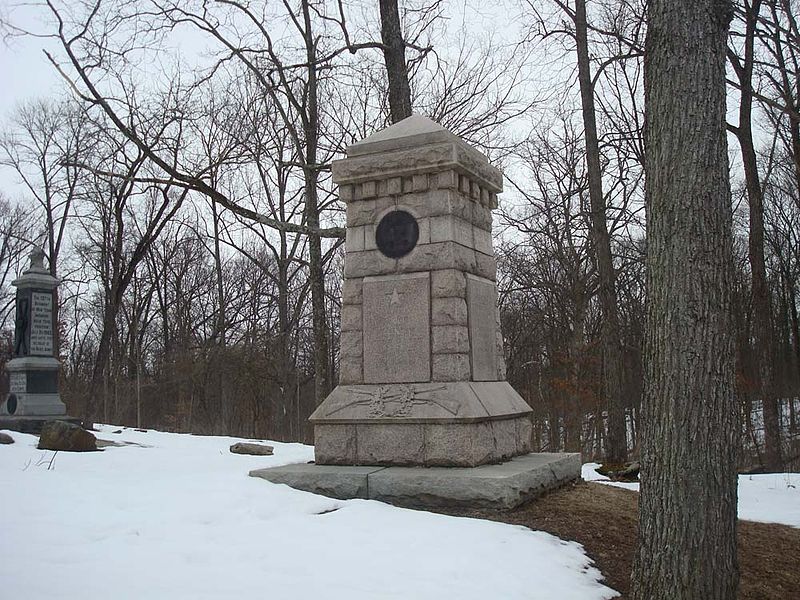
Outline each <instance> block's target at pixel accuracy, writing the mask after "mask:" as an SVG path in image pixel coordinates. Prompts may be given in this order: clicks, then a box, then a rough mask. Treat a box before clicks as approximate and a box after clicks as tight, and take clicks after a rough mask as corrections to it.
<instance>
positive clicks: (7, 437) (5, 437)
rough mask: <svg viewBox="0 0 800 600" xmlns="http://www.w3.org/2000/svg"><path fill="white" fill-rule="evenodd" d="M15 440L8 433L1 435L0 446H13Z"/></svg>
mask: <svg viewBox="0 0 800 600" xmlns="http://www.w3.org/2000/svg"><path fill="white" fill-rule="evenodd" d="M13 443H14V438H12V437H11V436H10V435H8V434H7V433H0V444H13Z"/></svg>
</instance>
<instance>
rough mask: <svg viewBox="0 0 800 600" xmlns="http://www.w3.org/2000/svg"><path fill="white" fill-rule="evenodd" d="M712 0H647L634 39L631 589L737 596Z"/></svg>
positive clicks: (727, 275) (721, 2) (707, 598)
mask: <svg viewBox="0 0 800 600" xmlns="http://www.w3.org/2000/svg"><path fill="white" fill-rule="evenodd" d="M732 15H733V6H732V5H731V3H730V2H728V1H725V0H702V1H701V0H652V1H651V2H650V3H649V5H648V31H647V42H646V46H645V108H646V115H647V129H646V138H645V141H646V150H647V152H646V157H645V172H646V176H647V185H646V201H647V210H648V214H647V219H648V221H647V241H648V253H647V269H648V273H647V284H648V294H649V296H648V299H649V306H648V314H647V319H648V321H647V334H646V341H645V392H644V398H643V403H642V410H643V418H644V430H643V434H642V482H641V494H640V498H639V544H638V549H637V553H636V557H635V561H634V570H633V576H632V577H633V595H632V597H633V598H634V599H636V600H658V599H661V598H663V599H669V600H680V599H684V598H685V599H689V598H691V599H698V600H699V599H704V600H712V599H731V600H733V599H734V598H735V597H736V590H737V583H738V567H737V561H736V498H737V495H736V483H737V474H736V447H737V442H738V434H739V423H738V419H737V412H736V404H735V400H734V391H733V384H734V370H733V367H734V356H733V331H732V323H731V287H732V283H733V281H732V273H733V268H732V233H731V229H732V225H731V221H732V219H731V207H730V189H729V182H728V155H727V144H726V138H725V49H726V38H727V31H728V24H729V23H730V19H731V16H732Z"/></svg>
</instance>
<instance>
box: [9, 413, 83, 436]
mask: <svg viewBox="0 0 800 600" xmlns="http://www.w3.org/2000/svg"><path fill="white" fill-rule="evenodd" d="M48 421H66V422H68V423H73V424H75V425H81V426H83V421H81V420H80V419H78V418H76V417H70V416H69V415H47V416H16V415H14V416H8V415H0V429H8V430H10V431H19V432H20V433H30V434H33V435H39V434H40V433H41V432H42V427H43V426H44V424H45V423H47V422H48Z"/></svg>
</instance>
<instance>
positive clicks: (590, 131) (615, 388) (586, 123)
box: [575, 0, 628, 463]
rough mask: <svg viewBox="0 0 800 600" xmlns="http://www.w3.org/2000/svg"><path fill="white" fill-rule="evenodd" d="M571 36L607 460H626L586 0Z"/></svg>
mask: <svg viewBox="0 0 800 600" xmlns="http://www.w3.org/2000/svg"><path fill="white" fill-rule="evenodd" d="M575 40H576V44H577V54H578V84H579V86H580V91H581V112H582V114H583V130H584V136H585V139H586V168H587V172H588V178H589V201H590V204H591V224H590V225H591V236H592V247H593V249H594V259H595V263H596V265H597V276H598V282H599V287H600V307H601V310H602V312H603V324H602V331H601V337H602V344H603V391H604V393H605V397H606V402H607V406H608V436H607V438H606V441H607V447H606V461H607V462H613V463H622V462H625V461H626V460H627V458H628V442H627V432H626V429H625V406H624V404H623V401H622V348H621V345H620V339H619V315H618V309H617V286H616V273H615V271H614V260H613V257H612V255H611V236H610V235H609V233H608V224H607V223H606V201H605V197H604V196H603V179H602V177H603V176H602V172H601V170H600V145H599V142H598V140H597V122H596V119H595V114H596V113H595V105H594V86H593V85H592V76H591V72H590V69H589V42H588V37H587V24H586V0H576V2H575Z"/></svg>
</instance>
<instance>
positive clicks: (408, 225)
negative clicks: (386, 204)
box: [375, 210, 419, 258]
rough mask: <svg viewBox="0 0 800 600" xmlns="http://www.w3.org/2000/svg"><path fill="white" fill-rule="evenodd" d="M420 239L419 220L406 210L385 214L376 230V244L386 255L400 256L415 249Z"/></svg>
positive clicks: (390, 256) (391, 256)
mask: <svg viewBox="0 0 800 600" xmlns="http://www.w3.org/2000/svg"><path fill="white" fill-rule="evenodd" d="M417 240H419V224H418V223H417V220H416V219H415V218H414V217H412V216H411V215H410V214H409V213H407V212H406V211H404V210H394V211H392V212H390V213H389V214H387V215H386V216H384V217H383V218H382V219H381V222H380V223H378V229H377V230H376V231H375V244H376V245H377V246H378V250H380V251H381V252H382V253H383V255H384V256H388V257H389V258H400V257H401V256H405V255H406V254H408V253H409V252H411V251H412V250H413V249H414V246H416V245H417Z"/></svg>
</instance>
